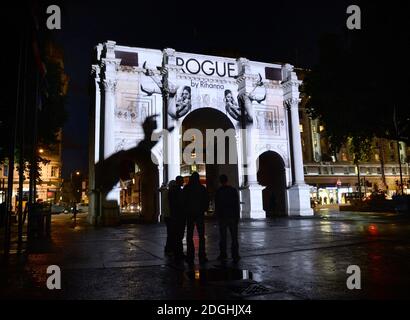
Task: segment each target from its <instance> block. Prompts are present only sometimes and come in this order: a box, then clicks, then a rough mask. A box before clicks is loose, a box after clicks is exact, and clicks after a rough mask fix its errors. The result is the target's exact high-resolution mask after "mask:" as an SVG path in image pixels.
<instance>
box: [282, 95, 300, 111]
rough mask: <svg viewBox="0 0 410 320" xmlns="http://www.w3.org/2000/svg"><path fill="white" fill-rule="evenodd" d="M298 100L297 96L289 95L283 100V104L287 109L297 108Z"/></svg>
mask: <svg viewBox="0 0 410 320" xmlns="http://www.w3.org/2000/svg"><path fill="white" fill-rule="evenodd" d="M299 102H300V98H299V97H290V98H287V99H285V100H284V101H283V106H284V107H285V109H287V110H291V109H298V108H299Z"/></svg>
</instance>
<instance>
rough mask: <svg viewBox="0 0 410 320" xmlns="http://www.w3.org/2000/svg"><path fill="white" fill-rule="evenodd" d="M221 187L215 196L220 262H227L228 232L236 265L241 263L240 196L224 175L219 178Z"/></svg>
mask: <svg viewBox="0 0 410 320" xmlns="http://www.w3.org/2000/svg"><path fill="white" fill-rule="evenodd" d="M219 182H220V183H221V185H222V186H221V187H220V188H219V189H218V190H217V191H216V194H215V212H216V216H217V217H218V222H219V250H220V254H219V256H218V260H222V261H224V260H226V258H227V252H226V237H227V230H228V229H229V232H230V234H231V254H232V259H233V261H234V262H235V263H236V262H238V261H239V259H240V256H239V244H238V223H239V211H240V209H239V194H238V191H237V190H236V189H235V188H234V187H232V186H230V185H228V177H227V176H226V175H225V174H223V175H221V176H220V177H219Z"/></svg>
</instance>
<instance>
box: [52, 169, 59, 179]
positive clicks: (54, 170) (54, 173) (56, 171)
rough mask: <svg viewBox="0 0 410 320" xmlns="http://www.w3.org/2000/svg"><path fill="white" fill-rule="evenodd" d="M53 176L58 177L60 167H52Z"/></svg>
mask: <svg viewBox="0 0 410 320" xmlns="http://www.w3.org/2000/svg"><path fill="white" fill-rule="evenodd" d="M51 176H52V177H58V167H51Z"/></svg>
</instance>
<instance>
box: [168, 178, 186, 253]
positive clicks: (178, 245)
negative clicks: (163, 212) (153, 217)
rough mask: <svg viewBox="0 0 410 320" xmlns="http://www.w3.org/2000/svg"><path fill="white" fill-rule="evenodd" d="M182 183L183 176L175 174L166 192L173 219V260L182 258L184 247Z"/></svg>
mask: <svg viewBox="0 0 410 320" xmlns="http://www.w3.org/2000/svg"><path fill="white" fill-rule="evenodd" d="M183 185H184V178H182V177H181V176H177V177H176V178H175V184H174V185H173V186H172V187H171V186H170V188H169V192H168V201H169V209H170V216H171V219H172V221H173V234H174V239H173V240H174V255H175V260H181V259H183V258H184V248H183V244H182V240H183V239H184V234H185V226H186V214H185V211H184V199H183V191H182V186H183Z"/></svg>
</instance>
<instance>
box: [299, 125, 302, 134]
mask: <svg viewBox="0 0 410 320" xmlns="http://www.w3.org/2000/svg"><path fill="white" fill-rule="evenodd" d="M299 130H300V132H303V124H300V125H299Z"/></svg>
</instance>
